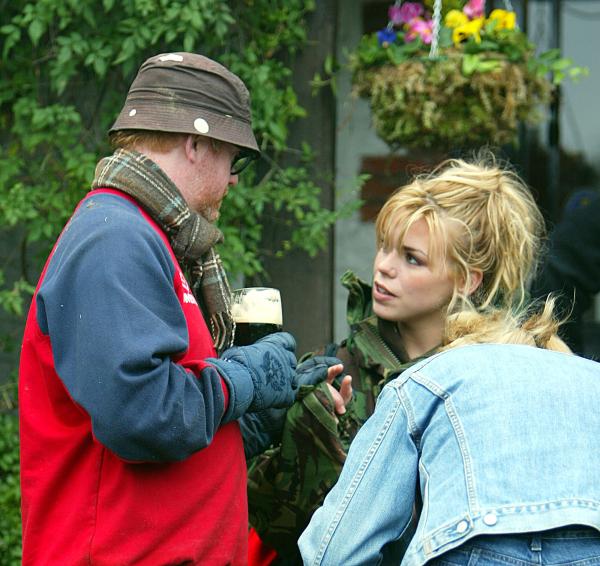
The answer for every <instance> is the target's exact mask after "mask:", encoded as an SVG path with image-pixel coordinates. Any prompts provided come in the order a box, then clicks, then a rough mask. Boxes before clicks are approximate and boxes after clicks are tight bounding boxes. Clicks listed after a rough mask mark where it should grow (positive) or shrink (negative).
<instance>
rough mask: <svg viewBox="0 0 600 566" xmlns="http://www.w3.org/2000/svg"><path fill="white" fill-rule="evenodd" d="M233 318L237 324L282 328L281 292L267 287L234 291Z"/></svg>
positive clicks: (232, 302)
mask: <svg viewBox="0 0 600 566" xmlns="http://www.w3.org/2000/svg"><path fill="white" fill-rule="evenodd" d="M231 316H232V317H233V320H235V321H236V322H255V323H267V324H277V325H279V326H282V324H283V320H282V314H281V297H280V294H279V291H278V290H277V289H270V288H267V287H248V288H246V289H240V290H237V291H234V293H233V297H232V301H231Z"/></svg>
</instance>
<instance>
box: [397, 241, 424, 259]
mask: <svg viewBox="0 0 600 566" xmlns="http://www.w3.org/2000/svg"><path fill="white" fill-rule="evenodd" d="M402 249H403V250H404V251H405V252H410V253H416V254H418V255H421V256H423V257H424V258H427V252H425V251H423V250H422V249H420V248H413V247H412V246H407V245H406V244H404V245H403V246H402Z"/></svg>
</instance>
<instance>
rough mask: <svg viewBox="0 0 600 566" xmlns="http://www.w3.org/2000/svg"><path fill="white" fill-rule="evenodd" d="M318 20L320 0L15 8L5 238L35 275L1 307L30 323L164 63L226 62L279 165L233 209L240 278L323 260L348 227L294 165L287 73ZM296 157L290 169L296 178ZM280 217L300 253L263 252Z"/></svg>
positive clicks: (262, 166)
mask: <svg viewBox="0 0 600 566" xmlns="http://www.w3.org/2000/svg"><path fill="white" fill-rule="evenodd" d="M313 9H314V0H274V1H271V0H236V1H233V2H230V1H225V0H123V1H122V2H115V1H114V0H103V1H102V2H98V1H96V0H78V1H77V2H74V1H73V0H29V1H26V2H10V3H8V2H4V3H3V16H2V21H3V23H4V25H2V26H1V27H0V52H1V53H2V66H1V67H0V69H1V73H2V74H1V76H0V128H1V129H0V131H2V132H3V133H2V134H0V135H1V136H2V144H1V145H0V226H2V227H3V230H4V231H5V233H7V231H10V230H11V229H13V230H14V227H19V229H20V230H23V231H24V237H23V248H24V251H23V253H22V254H21V257H22V258H24V261H25V262H28V264H29V265H25V266H21V269H20V271H21V273H23V274H25V275H24V278H23V279H22V280H19V281H17V282H15V281H12V280H9V278H8V277H6V278H5V279H6V282H5V283H4V282H2V283H0V285H3V288H0V306H1V307H4V308H5V309H8V310H10V311H11V312H14V313H17V314H20V313H22V310H23V300H22V297H23V296H26V295H27V294H29V293H30V292H31V284H32V283H34V281H27V275H26V274H28V273H36V272H37V270H38V269H39V265H40V261H41V259H42V258H43V257H45V256H46V255H47V253H48V251H49V248H50V246H51V244H52V243H53V241H54V239H55V238H56V237H57V235H58V233H59V231H60V229H61V227H62V226H63V224H64V222H65V221H66V219H67V218H68V216H69V215H70V214H71V212H72V210H73V207H74V205H75V203H76V202H77V201H78V200H79V199H80V198H81V197H83V196H84V194H85V192H86V191H87V189H88V187H89V184H90V181H91V179H92V177H93V173H94V167H95V163H96V161H97V160H98V158H99V157H101V156H103V155H106V154H108V153H109V152H110V149H109V147H108V145H107V139H106V131H107V130H108V128H109V127H110V125H111V123H112V121H113V120H114V119H115V117H116V115H117V113H118V111H119V110H120V108H121V105H122V103H123V101H124V98H125V94H126V92H127V89H128V87H129V85H130V83H131V81H132V80H133V77H134V75H135V72H136V71H137V68H138V67H139V65H140V64H141V62H142V61H143V60H144V59H146V58H147V57H149V56H151V55H154V54H156V53H160V52H168V51H181V50H187V51H195V52H199V53H203V54H205V55H207V56H209V57H213V58H215V59H217V60H219V61H220V62H222V63H223V64H225V65H226V66H228V67H229V68H231V69H232V70H233V71H234V72H235V73H237V74H238V75H239V76H240V77H241V78H242V79H243V80H244V81H245V82H246V84H247V85H248V88H249V90H250V92H251V95H252V106H253V108H252V110H253V117H254V126H255V131H256V133H257V138H258V140H259V143H260V145H261V149H262V151H263V152H264V154H265V156H266V159H264V160H262V161H261V162H260V163H259V164H255V165H253V166H251V167H250V168H249V169H247V170H246V171H245V172H244V174H243V175H242V176H241V179H240V184H239V185H238V186H237V187H236V188H235V189H233V190H232V191H231V195H230V197H228V198H227V199H226V200H225V203H224V205H223V211H222V221H221V223H220V224H221V226H222V227H223V229H224V232H225V234H226V241H225V244H224V246H223V249H222V250H221V252H222V255H223V257H224V260H225V264H226V267H227V268H228V269H229V270H230V272H231V275H232V276H236V275H239V274H244V275H246V276H250V275H253V274H256V273H260V272H261V270H262V258H263V257H264V256H265V254H266V253H282V252H284V251H286V250H287V249H289V248H290V247H299V248H301V249H304V250H306V251H307V252H309V253H311V254H314V253H315V252H316V251H317V250H318V249H321V248H322V247H324V245H325V244H326V241H327V234H328V232H327V228H328V227H329V226H330V225H331V224H332V222H333V221H334V220H335V219H336V217H337V215H336V214H334V213H331V212H330V211H324V210H323V209H322V207H321V205H320V201H319V198H318V197H319V193H320V190H321V189H320V187H319V186H317V185H316V184H315V183H314V182H312V181H311V180H310V179H311V178H314V176H312V175H311V164H310V163H306V162H303V161H302V160H301V159H298V161H297V163H294V162H292V161H291V160H290V159H289V155H290V151H289V148H288V142H287V138H288V133H289V130H290V127H291V125H292V123H293V122H294V120H296V119H299V118H302V117H304V116H305V111H304V110H303V108H301V107H300V105H299V103H298V98H297V95H296V93H295V92H294V91H293V89H292V88H291V86H290V82H291V81H290V78H291V75H292V70H291V68H290V66H289V64H288V63H285V62H284V61H290V60H291V59H292V58H293V54H294V53H295V52H297V51H298V50H299V49H301V48H302V47H303V45H304V43H305V41H306V29H307V26H306V21H305V20H306V16H307V14H308V13H309V12H310V11H311V10H313ZM284 157H285V158H286V161H285V162H286V163H287V164H288V165H287V166H286V167H284V168H282V165H281V163H282V159H283V158H284ZM290 163H293V164H292V165H289V164H290ZM294 183H296V185H295V186H294ZM277 211H283V212H284V213H285V214H286V215H287V216H286V217H289V218H292V219H293V221H292V222H291V223H290V230H291V235H290V241H289V243H288V242H284V243H282V245H281V246H280V248H279V249H277V250H265V249H262V247H261V245H262V244H261V241H262V239H261V236H262V230H263V224H264V221H265V220H266V219H267V218H270V217H271V216H273V214H274V213H275V212H277ZM36 242H37V244H35V246H34V247H35V249H36V253H35V254H34V253H33V252H32V251H31V249H32V244H34V243H36ZM1 273H2V266H1V265H0V277H1ZM20 297H21V299H20Z"/></svg>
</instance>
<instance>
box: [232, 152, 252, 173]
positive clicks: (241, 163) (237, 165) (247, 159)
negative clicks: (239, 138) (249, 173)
mask: <svg viewBox="0 0 600 566" xmlns="http://www.w3.org/2000/svg"><path fill="white" fill-rule="evenodd" d="M255 159H258V155H257V154H256V153H254V152H252V151H247V150H243V149H242V150H240V151H239V152H238V154H237V155H236V156H235V157H234V158H233V161H232V162H231V174H232V175H239V174H240V173H241V172H242V171H243V170H244V169H246V167H248V165H250V163H252V162H253V161H254V160H255Z"/></svg>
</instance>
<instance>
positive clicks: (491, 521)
mask: <svg viewBox="0 0 600 566" xmlns="http://www.w3.org/2000/svg"><path fill="white" fill-rule="evenodd" d="M483 522H484V523H485V524H486V525H487V526H488V527H491V526H493V525H495V524H496V523H497V522H498V516H497V515H496V513H487V514H486V515H485V516H484V517H483Z"/></svg>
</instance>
